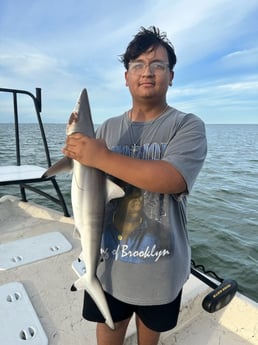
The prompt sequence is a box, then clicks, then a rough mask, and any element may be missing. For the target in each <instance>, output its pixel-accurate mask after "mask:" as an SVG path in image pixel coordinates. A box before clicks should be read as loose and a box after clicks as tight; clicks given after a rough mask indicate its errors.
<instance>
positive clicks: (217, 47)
mask: <svg viewBox="0 0 258 345" xmlns="http://www.w3.org/2000/svg"><path fill="white" fill-rule="evenodd" d="M257 18H258V0H248V1H246V0H209V1H207V0H195V1H192V0H141V1H139V0H130V1H121V0H120V1H118V0H114V1H112V0H109V1H105V0H101V1H100V0H99V1H98V0H62V1H57V0H51V1H50V0H22V1H18V0H1V2H0V33H1V34H0V87H3V88H13V89H22V90H27V91H30V92H32V93H35V88H36V87H40V88H42V119H43V122H45V123H66V121H67V119H68V118H69V115H70V113H71V111H72V110H73V108H74V105H75V103H76V100H77V98H78V95H79V94H80V91H81V90H82V88H84V87H86V89H87V90H88V94H89V99H90V105H91V111H92V116H93V121H94V123H96V124H100V123H102V122H103V121H104V120H106V119H107V118H109V117H112V116H116V115H120V114H122V113H123V112H124V111H126V110H128V109H130V107H131V96H130V93H129V91H128V88H127V87H126V85H125V80H124V67H123V65H122V63H121V62H120V61H119V56H120V55H121V54H123V53H124V51H125V49H126V47H127V45H128V43H129V42H130V41H131V40H132V39H133V37H134V35H135V34H136V33H137V32H138V31H139V29H140V27H141V26H144V27H146V28H147V27H149V26H152V25H155V26H157V27H159V28H160V30H161V31H162V32H166V33H167V36H168V38H169V39H170V41H171V42H172V44H173V45H174V47H175V51H176V55H177V59H178V62H177V65H176V67H175V78H174V81H173V86H172V87H171V88H169V90H168V94H167V101H168V103H169V105H171V106H173V107H175V108H177V109H179V110H182V111H184V112H192V113H195V114H196V115H198V116H200V117H201V118H202V119H203V120H204V121H205V122H206V123H207V124H213V123H215V124H216V123H222V124H224V123H229V124H232V123H258V24H257V23H258V22H257ZM9 101H10V98H9V97H7V95H6V94H3V93H0V122H9V112H10V103H9ZM19 104H20V106H21V108H20V109H22V110H21V113H22V116H23V117H22V121H23V122H35V117H34V116H33V114H32V111H31V109H32V108H31V103H30V102H29V100H28V97H26V96H23V97H19Z"/></svg>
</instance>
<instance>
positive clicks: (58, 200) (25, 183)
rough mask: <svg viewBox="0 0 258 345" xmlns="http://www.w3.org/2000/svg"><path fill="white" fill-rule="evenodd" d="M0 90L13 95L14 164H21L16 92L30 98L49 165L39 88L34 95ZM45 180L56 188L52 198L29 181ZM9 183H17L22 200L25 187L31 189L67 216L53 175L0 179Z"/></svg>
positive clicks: (14, 90) (6, 183) (13, 90)
mask: <svg viewBox="0 0 258 345" xmlns="http://www.w3.org/2000/svg"><path fill="white" fill-rule="evenodd" d="M0 92H7V93H11V94H12V95H13V114H14V127H15V143H16V165H17V166H21V154H20V134H19V117H18V102H17V94H25V95H28V96H30V97H31V98H32V100H33V103H34V107H35V112H36V116H37V121H38V125H39V128H40V133H41V137H42V140H43V146H44V149H45V154H46V161H47V165H48V167H50V166H51V159H50V154H49V149H48V144H47V140H46V135H45V131H44V127H43V123H42V119H41V115H40V113H41V110H42V107H41V104H42V103H41V88H36V96H34V95H33V94H32V93H31V92H28V91H25V90H16V89H6V88H0ZM45 181H51V182H52V184H53V187H54V189H55V190H56V193H57V198H54V197H53V196H51V195H50V194H48V193H46V192H44V191H42V190H41V189H39V188H38V187H33V186H31V185H28V184H31V183H35V182H37V183H38V182H45ZM11 184H18V185H19V186H20V193H21V200H22V201H25V202H26V201H27V196H26V191H25V189H28V190H31V191H33V192H35V193H38V194H40V195H42V196H44V197H46V198H47V199H49V200H51V201H53V202H54V203H56V204H58V205H59V206H61V208H62V209H63V212H64V215H65V216H66V217H69V216H70V215H69V212H68V209H67V206H66V203H65V200H64V197H63V194H62V192H61V190H60V188H59V185H58V183H57V181H56V179H55V176H52V177H48V178H33V179H24V180H13V181H0V185H11Z"/></svg>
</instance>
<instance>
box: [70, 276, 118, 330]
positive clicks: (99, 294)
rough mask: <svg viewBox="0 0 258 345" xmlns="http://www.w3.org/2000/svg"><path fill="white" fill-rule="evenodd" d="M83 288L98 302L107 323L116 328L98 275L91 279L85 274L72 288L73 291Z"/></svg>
mask: <svg viewBox="0 0 258 345" xmlns="http://www.w3.org/2000/svg"><path fill="white" fill-rule="evenodd" d="M82 289H83V290H86V291H87V292H88V294H89V295H90V296H91V298H92V299H93V301H94V302H95V303H96V305H97V307H98V308H99V311H100V312H101V314H102V315H103V317H104V319H105V322H106V324H107V325H108V326H109V327H110V328H111V329H115V326H114V322H113V320H112V317H111V314H110V311H109V307H108V304H107V300H106V296H105V294H104V291H103V289H102V286H101V284H100V282H99V280H98V279H97V278H96V277H94V278H91V279H90V280H89V279H87V274H84V275H83V276H82V277H80V278H79V279H78V280H76V282H75V283H74V284H73V286H72V288H71V290H72V291H76V290H82Z"/></svg>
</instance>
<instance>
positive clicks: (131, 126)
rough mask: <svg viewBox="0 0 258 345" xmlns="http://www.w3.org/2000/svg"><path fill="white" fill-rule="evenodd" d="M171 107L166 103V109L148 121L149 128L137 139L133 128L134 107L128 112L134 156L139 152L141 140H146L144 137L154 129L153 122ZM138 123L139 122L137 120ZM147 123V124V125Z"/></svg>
mask: <svg viewBox="0 0 258 345" xmlns="http://www.w3.org/2000/svg"><path fill="white" fill-rule="evenodd" d="M168 108H169V105H168V104H166V106H165V107H164V109H163V110H162V111H161V113H160V114H159V115H158V116H157V117H155V119H153V120H152V121H150V122H148V123H147V124H148V125H149V126H148V128H147V130H145V131H143V132H142V133H141V135H138V138H137V139H136V138H135V135H134V130H133V121H132V109H131V110H130V111H129V112H128V119H129V120H130V124H129V135H130V139H131V141H132V143H133V145H132V149H131V153H132V157H133V158H135V155H136V153H137V150H138V147H139V144H140V141H141V140H142V141H144V139H145V138H146V137H147V135H149V134H150V131H151V129H152V124H153V123H155V121H156V120H157V119H158V118H159V117H160V116H162V115H163V114H165V112H166V111H167V110H168ZM136 124H137V122H136ZM147 124H146V125H147ZM145 128H146V127H145Z"/></svg>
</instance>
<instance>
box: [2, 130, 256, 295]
mask: <svg viewBox="0 0 258 345" xmlns="http://www.w3.org/2000/svg"><path fill="white" fill-rule="evenodd" d="M45 131H46V136H47V140H48V144H49V149H50V154H51V159H52V163H54V162H55V161H56V160H58V159H59V158H61V157H62V153H61V148H62V147H63V144H64V138H65V125H62V124H57V125H56V124H46V125H45ZM20 132H21V137H22V140H21V141H22V142H23V144H22V149H21V151H22V154H23V156H24V158H26V163H27V164H35V163H36V164H38V165H42V166H46V163H45V160H44V155H43V149H42V146H41V143H40V141H39V137H40V134H39V130H38V129H37V126H36V124H23V125H22V128H21V131H20ZM207 137H208V145H209V151H208V156H207V159H206V162H205V164H204V167H203V169H202V171H201V173H200V175H199V177H198V179H197V182H196V184H195V186H194V189H193V192H192V194H191V196H190V197H189V211H188V228H189V236H190V241H191V245H192V258H193V259H194V260H195V262H196V263H197V264H202V265H204V266H205V268H206V270H212V271H215V272H216V273H217V274H218V275H219V276H220V277H222V278H233V279H235V280H237V282H238V284H239V287H240V291H241V292H242V293H244V294H245V295H247V296H249V297H251V298H253V299H255V300H256V301H258V289H257V287H258V125H207ZM12 138H13V126H12V125H10V124H0V165H10V164H12V163H14V159H15V156H14V150H13V148H12V144H13V139H12ZM7 151H9V152H10V153H9V154H7ZM57 180H58V182H59V184H60V187H61V189H62V191H63V193H64V196H65V199H66V202H67V204H68V207H69V209H70V211H71V203H70V183H71V175H69V174H63V175H60V176H58V177H57ZM45 188H46V189H48V187H45ZM4 194H15V195H18V188H17V187H16V186H10V187H7V186H6V187H1V188H0V196H2V195H4ZM28 195H29V199H30V200H33V201H36V202H41V203H42V204H45V205H46V206H49V201H47V200H46V199H42V198H41V197H40V196H37V195H35V194H33V193H30V192H29V193H28ZM51 207H53V205H52V204H51Z"/></svg>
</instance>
